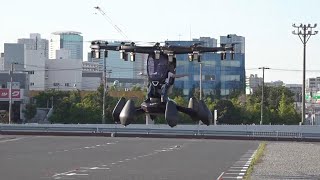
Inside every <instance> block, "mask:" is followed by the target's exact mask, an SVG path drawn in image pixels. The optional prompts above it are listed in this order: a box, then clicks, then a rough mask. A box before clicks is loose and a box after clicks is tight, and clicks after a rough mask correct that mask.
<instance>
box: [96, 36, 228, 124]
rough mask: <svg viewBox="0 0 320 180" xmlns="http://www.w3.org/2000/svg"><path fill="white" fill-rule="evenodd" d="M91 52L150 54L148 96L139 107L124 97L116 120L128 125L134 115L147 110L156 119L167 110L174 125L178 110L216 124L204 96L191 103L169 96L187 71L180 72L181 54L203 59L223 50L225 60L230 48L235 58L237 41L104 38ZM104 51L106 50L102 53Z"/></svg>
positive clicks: (132, 56)
mask: <svg viewBox="0 0 320 180" xmlns="http://www.w3.org/2000/svg"><path fill="white" fill-rule="evenodd" d="M90 48H91V53H92V57H93V58H101V56H103V54H104V57H105V58H106V57H107V54H108V51H119V52H120V58H121V59H123V60H124V61H128V60H129V59H130V61H135V55H136V53H142V54H148V58H147V76H148V84H149V85H148V98H147V99H146V100H145V101H144V102H143V103H142V104H141V105H140V106H139V107H135V105H134V102H133V100H130V99H129V100H128V101H126V99H125V98H123V97H122V98H120V100H119V101H118V103H117V105H116V106H115V108H114V110H113V112H112V117H113V119H114V121H115V122H116V123H119V122H120V123H121V124H122V125H124V126H127V125H129V124H131V123H132V122H133V121H134V117H135V116H138V115H140V114H144V113H145V114H146V115H147V116H149V117H150V118H151V119H152V120H154V119H155V117H156V115H159V114H164V116H165V119H166V121H167V123H168V125H169V126H170V127H174V126H176V125H177V123H178V119H179V118H178V112H182V113H185V114H188V115H189V116H190V117H191V118H192V120H194V121H202V122H203V123H204V124H206V125H210V124H212V119H213V117H212V113H211V111H210V110H209V109H208V107H207V106H206V104H205V102H204V101H203V100H197V99H196V98H194V97H192V98H190V100H189V104H188V107H183V106H179V105H177V104H176V103H175V102H174V101H173V100H171V99H170V98H168V92H169V90H170V88H172V87H173V84H174V81H175V78H179V77H182V76H184V75H176V66H177V64H176V57H175V55H177V54H188V57H189V61H198V62H201V53H206V52H220V53H221V60H224V59H225V58H226V52H231V59H233V58H234V44H232V46H231V47H227V46H226V45H221V47H203V46H201V45H200V44H194V45H192V46H189V47H187V46H175V45H169V44H165V45H160V43H155V44H154V45H152V46H140V45H137V44H136V43H134V42H131V43H121V44H119V45H111V44H109V43H108V42H104V41H92V43H91V46H90ZM102 52H103V53H102Z"/></svg>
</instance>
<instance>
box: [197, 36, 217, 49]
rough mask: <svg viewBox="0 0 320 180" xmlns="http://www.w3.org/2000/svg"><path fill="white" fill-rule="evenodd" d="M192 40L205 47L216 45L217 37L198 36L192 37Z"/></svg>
mask: <svg viewBox="0 0 320 180" xmlns="http://www.w3.org/2000/svg"><path fill="white" fill-rule="evenodd" d="M192 40H193V41H195V42H196V41H199V42H201V43H200V44H201V45H202V46H205V47H217V39H215V38H211V37H200V38H199V39H192Z"/></svg>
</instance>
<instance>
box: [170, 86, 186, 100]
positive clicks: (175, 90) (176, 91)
mask: <svg viewBox="0 0 320 180" xmlns="http://www.w3.org/2000/svg"><path fill="white" fill-rule="evenodd" d="M177 96H181V97H183V96H184V95H183V89H181V88H178V87H172V93H171V94H169V97H170V98H172V99H174V98H175V97H177Z"/></svg>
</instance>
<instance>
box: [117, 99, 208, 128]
mask: <svg viewBox="0 0 320 180" xmlns="http://www.w3.org/2000/svg"><path fill="white" fill-rule="evenodd" d="M178 112H182V113H185V114H188V115H189V116H190V117H191V118H192V119H193V120H194V121H202V122H203V123H204V124H206V125H208V126H209V125H210V124H212V113H211V111H210V110H209V109H208V107H207V106H206V104H205V103H204V101H203V100H200V101H198V100H197V99H196V98H190V100H189V105H188V107H182V106H179V105H176V103H175V102H174V101H172V100H168V101H167V103H166V104H163V103H160V102H159V103H158V102H151V103H145V102H144V103H142V104H141V107H135V106H134V102H133V101H132V100H128V101H127V102H125V99H124V98H121V99H120V100H119V101H118V103H117V105H116V107H115V108H114V110H113V113H112V117H113V119H114V121H115V122H117V123H118V122H120V123H121V124H122V125H124V126H127V125H129V124H131V123H132V122H133V121H134V118H135V117H136V116H138V115H140V114H143V113H146V115H149V116H150V118H151V119H152V120H154V119H155V114H163V113H164V115H165V120H166V121H167V123H168V125H169V126H170V127H174V126H176V125H177V124H178V121H179V113H178Z"/></svg>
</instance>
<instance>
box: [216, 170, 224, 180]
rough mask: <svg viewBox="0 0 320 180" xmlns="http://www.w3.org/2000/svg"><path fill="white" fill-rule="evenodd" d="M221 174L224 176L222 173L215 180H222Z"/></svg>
mask: <svg viewBox="0 0 320 180" xmlns="http://www.w3.org/2000/svg"><path fill="white" fill-rule="evenodd" d="M223 174H224V172H222V173H221V174H220V176H219V177H218V178H217V180H222V176H223Z"/></svg>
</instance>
